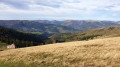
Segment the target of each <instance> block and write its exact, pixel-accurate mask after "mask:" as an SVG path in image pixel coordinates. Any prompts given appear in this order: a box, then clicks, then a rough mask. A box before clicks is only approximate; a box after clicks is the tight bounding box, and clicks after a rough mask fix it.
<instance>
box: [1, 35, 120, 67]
mask: <svg viewBox="0 0 120 67" xmlns="http://www.w3.org/2000/svg"><path fill="white" fill-rule="evenodd" d="M119 41H120V37H113V38H104V39H94V40H89V41H75V42H67V43H56V44H49V45H43V46H36V47H28V48H20V49H12V50H6V51H1V52H0V61H1V62H0V66H2V67H21V66H22V67H48V66H49V67H64V66H68V67H75V66H76V67H88V66H89V67H119V66H120V64H119V62H120V59H119V58H120V42H119ZM13 62H14V63H13Z"/></svg>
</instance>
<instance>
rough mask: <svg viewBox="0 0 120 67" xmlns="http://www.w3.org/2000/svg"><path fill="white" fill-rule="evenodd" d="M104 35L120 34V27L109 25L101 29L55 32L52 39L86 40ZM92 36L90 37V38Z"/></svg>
mask: <svg viewBox="0 0 120 67" xmlns="http://www.w3.org/2000/svg"><path fill="white" fill-rule="evenodd" d="M98 36H99V37H101V36H102V37H104V36H110V37H111V36H120V27H108V28H99V29H90V30H85V31H81V32H78V33H62V34H55V35H53V36H51V39H55V40H58V41H60V40H63V41H67V40H68V41H79V40H86V38H88V39H92V38H94V37H98ZM89 37H90V38H89Z"/></svg>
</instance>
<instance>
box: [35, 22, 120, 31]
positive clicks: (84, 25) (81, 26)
mask: <svg viewBox="0 0 120 67" xmlns="http://www.w3.org/2000/svg"><path fill="white" fill-rule="evenodd" d="M37 22H41V23H49V24H55V25H62V26H67V27H71V28H74V29H77V30H79V31H83V30H88V29H96V28H105V27H117V26H120V22H119V21H118V22H115V21H97V20H66V21H47V20H45V21H43V20H42V21H41V20H39V21H37Z"/></svg>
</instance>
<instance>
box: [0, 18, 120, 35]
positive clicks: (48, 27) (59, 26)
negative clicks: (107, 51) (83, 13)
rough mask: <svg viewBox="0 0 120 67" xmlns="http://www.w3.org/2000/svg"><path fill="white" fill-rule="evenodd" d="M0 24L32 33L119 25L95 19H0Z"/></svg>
mask: <svg viewBox="0 0 120 67" xmlns="http://www.w3.org/2000/svg"><path fill="white" fill-rule="evenodd" d="M0 26H3V27H8V28H12V29H16V30H18V31H23V32H30V33H33V34H43V33H44V34H45V33H48V34H55V33H71V32H78V31H83V30H88V29H97V28H104V27H119V26H120V22H114V21H96V20H66V21H56V20H54V21H48V20H0Z"/></svg>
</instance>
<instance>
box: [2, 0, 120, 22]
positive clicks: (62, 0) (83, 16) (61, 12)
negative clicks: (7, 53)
mask: <svg viewBox="0 0 120 67" xmlns="http://www.w3.org/2000/svg"><path fill="white" fill-rule="evenodd" d="M16 19H18V20H20V19H21V20H25V19H26V20H70V19H71V20H113V21H118V20H120V0H0V20H16Z"/></svg>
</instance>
